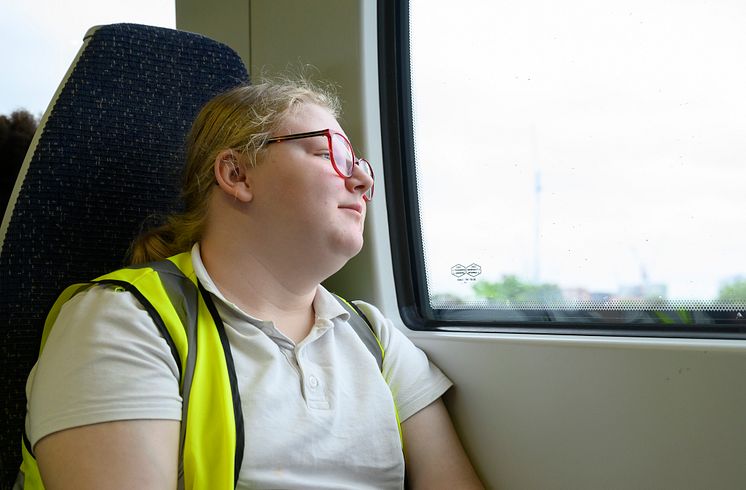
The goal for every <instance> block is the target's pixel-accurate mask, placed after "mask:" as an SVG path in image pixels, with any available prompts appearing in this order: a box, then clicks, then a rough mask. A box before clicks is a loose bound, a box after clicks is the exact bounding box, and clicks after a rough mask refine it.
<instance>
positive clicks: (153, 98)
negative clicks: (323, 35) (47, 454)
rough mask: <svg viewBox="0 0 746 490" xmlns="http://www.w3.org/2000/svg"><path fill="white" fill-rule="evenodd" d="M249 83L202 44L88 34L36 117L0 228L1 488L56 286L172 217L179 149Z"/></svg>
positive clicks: (185, 36) (229, 54)
mask: <svg viewBox="0 0 746 490" xmlns="http://www.w3.org/2000/svg"><path fill="white" fill-rule="evenodd" d="M247 82H248V73H247V71H246V67H245V65H244V63H243V62H242V61H241V59H240V58H239V56H238V55H237V54H236V53H235V52H234V51H233V50H232V49H231V48H229V47H228V46H225V45H223V44H220V43H218V42H216V41H213V40H211V39H208V38H206V37H204V36H201V35H197V34H193V33H188V32H182V31H177V30H173V29H165V28H160V27H151V26H144V25H136V24H113V25H106V26H98V27H94V28H92V29H91V30H89V31H88V33H87V34H86V35H85V38H84V42H83V45H82V47H81V49H80V51H79V53H78V55H77V57H76V58H75V60H74V62H73V63H72V66H71V67H70V69H69V70H68V72H67V74H66V76H65V78H64V79H63V80H62V83H61V84H60V86H59V88H58V90H57V93H56V94H55V96H54V98H53V99H52V102H51V104H50V106H49V108H48V109H47V111H46V113H45V114H44V116H43V117H42V121H41V123H40V125H39V129H38V130H37V132H36V134H35V136H34V139H33V141H32V143H31V147H30V149H29V151H28V154H27V155H26V159H25V161H24V163H23V166H22V168H21V171H20V174H19V176H18V180H17V182H16V184H15V188H14V190H13V194H12V195H11V198H10V202H9V204H8V207H7V209H6V212H5V216H4V218H3V221H2V226H1V227H0V400H2V412H0V414H1V415H2V420H1V421H0V489H4V488H10V485H12V482H13V480H14V479H15V476H16V474H17V472H18V466H19V464H20V454H21V453H20V450H21V446H20V445H21V440H22V429H23V423H24V412H25V405H26V398H25V392H24V390H25V382H26V377H27V375H28V372H29V370H30V369H31V367H32V365H33V363H34V362H35V360H36V356H37V353H38V347H39V339H40V335H41V329H42V326H43V321H44V317H45V314H46V310H47V309H48V308H49V307H50V306H51V304H52V303H53V301H54V299H55V297H56V295H57V294H58V293H59V292H61V290H62V289H63V288H64V286H65V285H67V284H70V283H74V282H77V281H85V280H88V279H91V278H94V277H96V276H98V275H100V274H102V273H105V272H107V271H109V270H112V269H115V268H117V267H119V266H121V265H122V263H123V260H124V256H125V253H126V251H127V248H128V244H129V243H130V241H131V240H132V239H133V238H134V236H135V235H136V234H137V233H138V232H139V230H140V228H141V226H142V223H143V221H144V220H145V219H146V218H148V217H152V216H159V215H162V214H164V213H166V212H168V211H169V210H172V209H174V208H177V207H178V206H179V200H178V189H177V187H176V185H177V183H178V181H179V179H178V174H179V173H180V170H181V167H182V161H183V158H182V145H183V139H184V136H185V133H186V131H187V130H188V128H189V125H190V123H191V121H192V119H193V118H194V116H195V115H196V113H197V111H198V109H199V108H200V107H201V105H202V104H204V103H205V102H206V101H207V100H208V99H209V98H211V97H212V96H213V95H214V94H216V93H218V92H220V91H223V90H225V89H227V88H229V87H232V86H235V85H238V84H240V83H247Z"/></svg>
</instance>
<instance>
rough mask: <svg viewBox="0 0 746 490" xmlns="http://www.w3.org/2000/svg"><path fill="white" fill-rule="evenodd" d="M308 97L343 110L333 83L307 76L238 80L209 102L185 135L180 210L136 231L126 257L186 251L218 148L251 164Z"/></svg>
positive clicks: (145, 258)
mask: <svg viewBox="0 0 746 490" xmlns="http://www.w3.org/2000/svg"><path fill="white" fill-rule="evenodd" d="M308 103H311V104H317V105H320V106H322V107H324V108H326V109H328V110H329V111H330V112H331V113H332V115H334V117H338V116H339V113H340V111H341V104H340V102H339V99H338V98H337V96H336V94H335V93H334V92H333V90H332V89H331V88H329V87H324V88H322V87H319V86H317V85H314V84H312V83H311V82H309V81H308V80H305V79H302V80H299V81H281V82H264V83H259V84H256V85H241V86H238V87H235V88H233V89H230V90H228V91H226V92H223V93H221V94H219V95H217V96H216V97H214V98H213V99H211V100H210V101H209V102H207V104H205V105H204V107H202V109H201V110H200V112H199V114H198V115H197V117H196V119H195V120H194V123H193V124H192V128H191V130H190V132H189V134H188V135H187V138H186V166H185V168H184V172H183V178H182V192H181V197H182V201H183V204H184V211H183V212H181V213H177V214H172V215H170V216H168V217H167V218H166V222H165V223H164V224H163V225H161V226H159V227H157V228H154V229H151V230H148V231H146V232H144V233H142V234H140V236H138V237H137V238H136V239H135V241H134V242H133V243H132V245H131V246H130V250H129V262H130V263H131V264H141V263H145V262H150V261H153V260H161V259H164V258H167V257H170V256H172V255H175V254H178V253H181V252H186V251H188V250H189V249H190V248H191V247H192V245H194V243H196V242H197V241H199V240H200V238H201V235H202V232H203V230H204V227H205V220H206V218H207V208H208V205H209V202H210V196H211V194H212V191H213V189H214V183H215V176H214V171H213V165H214V162H215V159H216V158H217V156H218V154H219V153H220V152H221V151H223V150H226V149H232V150H234V151H236V152H237V153H240V154H242V155H245V156H246V157H248V158H246V159H243V160H247V161H248V162H249V164H250V165H251V166H255V165H256V164H257V159H258V157H259V156H260V154H261V153H262V151H264V149H265V145H266V142H267V139H268V138H270V137H271V136H272V135H273V132H275V131H277V130H278V129H279V127H280V125H281V124H282V123H283V122H284V121H285V120H286V119H287V118H288V117H289V116H291V115H292V114H294V113H295V112H296V111H297V110H298V108H299V107H300V106H301V105H302V104H308Z"/></svg>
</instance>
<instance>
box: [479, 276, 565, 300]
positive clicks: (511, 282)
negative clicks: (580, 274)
mask: <svg viewBox="0 0 746 490" xmlns="http://www.w3.org/2000/svg"><path fill="white" fill-rule="evenodd" d="M473 289H474V293H475V294H476V295H477V296H480V297H482V298H485V299H487V300H490V301H498V302H502V301H510V302H517V303H521V302H539V303H550V302H553V301H560V300H561V299H562V291H561V290H560V288H559V287H558V286H557V285H555V284H531V283H527V282H523V281H521V280H520V279H518V278H517V277H516V276H514V275H506V276H503V280H502V281H500V282H488V281H479V282H477V283H476V284H474V286H473Z"/></svg>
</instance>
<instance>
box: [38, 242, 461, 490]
mask: <svg viewBox="0 0 746 490" xmlns="http://www.w3.org/2000/svg"><path fill="white" fill-rule="evenodd" d="M192 262H193V264H194V269H195V272H196V274H197V277H198V278H199V280H200V282H201V283H202V284H203V286H204V287H205V289H207V290H208V291H209V292H210V293H211V294H212V295H213V299H214V301H215V305H216V307H217V309H218V312H219V314H220V317H221V318H222V320H223V322H224V324H225V328H226V334H227V337H228V340H229V343H230V346H231V352H232V354H233V359H234V362H235V367H236V375H237V379H238V388H239V393H240V397H241V406H242V409H243V418H244V424H245V441H246V442H245V450H244V459H243V464H242V466H241V473H240V475H239V488H288V489H290V488H293V489H306V488H307V489H311V488H313V489H319V488H340V489H341V488H345V489H347V488H377V489H380V488H402V487H403V483H404V459H403V456H402V451H401V445H400V439H399V432H398V427H397V423H396V416H395V408H394V400H395V401H396V407H397V408H398V410H399V415H400V417H401V420H402V421H404V420H406V419H407V418H409V417H410V416H411V415H413V414H415V413H416V412H417V411H419V410H421V409H422V408H424V407H425V406H427V405H429V404H430V403H431V402H433V401H434V400H436V399H437V398H438V397H439V396H441V395H442V394H443V393H444V392H445V391H446V390H447V389H448V388H449V387H450V386H451V382H450V381H449V380H448V379H447V378H446V377H445V376H444V375H443V374H442V373H441V372H440V370H438V368H436V367H435V366H434V365H432V363H430V362H429V361H428V359H427V357H426V356H425V354H424V353H423V352H422V351H421V350H419V349H418V348H417V347H415V346H414V345H413V344H412V343H411V342H410V341H409V339H407V338H406V337H405V336H404V335H403V334H402V333H401V332H400V331H399V330H398V329H396V328H395V327H394V326H393V325H392V324H391V322H390V321H388V320H386V319H385V318H384V317H383V316H382V315H381V313H380V312H379V311H378V310H377V309H376V308H375V307H373V306H371V305H369V304H367V303H364V302H356V305H357V306H359V307H360V309H361V310H363V311H364V312H365V314H366V316H367V317H368V318H369V320H370V321H371V323H372V324H373V327H374V330H375V331H376V334H377V335H378V337H379V339H380V341H381V343H382V344H383V346H384V350H385V357H384V362H383V373H381V371H379V368H378V364H377V363H376V361H375V359H374V358H373V356H372V355H371V354H370V352H369V351H368V350H367V349H366V347H365V345H364V344H363V343H362V341H361V340H360V338H359V337H358V336H357V334H356V333H355V332H354V330H353V329H352V327H350V325H349V324H348V323H347V320H348V317H349V315H348V313H347V312H346V310H345V309H344V308H342V306H341V305H340V304H339V303H338V302H337V300H336V299H335V298H334V296H332V295H331V293H329V292H328V291H326V290H325V289H324V288H323V287H321V286H319V288H318V291H317V293H316V297H315V299H314V303H313V306H314V310H315V312H316V322H315V324H314V326H313V328H312V330H311V332H310V333H309V335H308V336H307V337H306V338H305V339H304V340H302V341H301V342H299V343H298V344H295V343H294V342H293V341H292V340H290V339H289V338H288V337H286V336H285V335H283V334H282V333H281V332H280V331H279V330H277V328H275V326H274V325H273V323H272V322H271V321H262V320H259V319H256V318H252V317H251V316H249V315H247V314H246V313H244V312H242V311H241V310H240V309H239V308H238V307H237V306H235V305H234V304H232V303H231V302H229V301H227V300H226V299H225V298H224V296H223V295H222V294H221V293H220V291H219V290H218V289H217V287H216V286H215V285H214V283H213V281H212V280H211V279H210V276H209V275H208V274H207V271H206V270H205V268H204V266H203V264H202V261H201V259H200V256H199V248H198V247H197V246H195V248H194V249H193V250H192ZM26 391H27V395H28V398H29V413H28V415H27V418H26V427H27V432H28V435H29V439H30V441H31V444H32V445H33V444H36V442H37V441H38V440H39V439H41V438H42V437H44V436H45V435H48V434H51V433H52V432H56V431H59V430H63V429H67V428H71V427H78V426H81V425H87V424H93V423H98V422H105V421H113V420H127V419H173V420H180V419H181V397H180V396H179V387H178V368H177V366H176V363H175V362H174V359H173V356H172V355H171V351H170V349H169V348H168V345H167V344H166V342H165V340H164V339H163V338H162V337H161V336H160V334H159V333H158V331H157V329H156V327H155V325H154V324H153V322H152V321H151V320H150V317H149V316H148V314H147V312H145V310H144V309H143V308H142V306H141V305H140V304H139V303H138V302H137V300H136V299H135V298H134V297H133V296H132V295H131V294H130V293H127V292H117V291H115V290H113V289H111V288H107V287H93V288H91V289H89V290H88V291H86V292H84V293H81V294H79V295H77V296H75V297H74V298H73V299H71V300H70V301H69V302H68V303H67V304H66V305H65V306H64V307H63V308H62V310H61V312H60V315H59V317H58V319H57V322H56V324H55V327H54V328H53V329H52V332H51V334H50V336H49V339H48V341H47V344H46V346H45V348H44V352H43V354H42V356H41V358H40V359H39V361H38V362H37V364H36V366H34V369H33V370H32V372H31V374H30V375H29V380H28V383H27V387H26ZM392 394H393V397H392Z"/></svg>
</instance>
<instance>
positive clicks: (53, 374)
mask: <svg viewBox="0 0 746 490" xmlns="http://www.w3.org/2000/svg"><path fill="white" fill-rule="evenodd" d="M26 394H27V397H28V413H27V416H26V431H27V434H28V437H29V440H30V442H31V444H32V447H33V445H35V444H36V442H37V441H39V440H40V439H41V438H42V437H44V436H46V435H48V434H51V433H53V432H57V431H60V430H64V429H69V428H73V427H80V426H83V425H89V424H95V423H100V422H111V421H115V420H128V419H169V420H181V396H180V395H179V370H178V366H177V364H176V360H175V359H174V357H173V355H172V354H171V351H170V349H169V347H168V344H167V343H166V340H165V339H164V338H163V337H162V336H161V335H160V333H159V332H158V329H157V328H156V326H155V324H154V323H153V321H152V320H151V318H150V316H149V315H148V313H147V312H146V311H145V309H144V308H143V307H142V305H141V304H140V303H139V302H138V301H137V299H135V297H134V296H133V295H132V294H130V293H128V292H126V291H123V290H120V289H114V288H111V287H105V286H93V287H91V288H90V289H88V290H87V291H85V292H82V293H79V294H77V295H76V296H74V297H73V298H72V299H70V300H69V301H68V302H67V303H65V304H64V305H63V306H62V308H61V310H60V313H59V316H58V317H57V320H56V321H55V324H54V326H53V328H52V330H51V332H50V334H49V337H48V339H47V342H46V344H45V347H44V350H43V352H42V354H41V356H40V357H39V360H38V361H37V363H36V365H35V366H34V368H33V369H32V371H31V374H30V375H29V378H28V382H27V384H26Z"/></svg>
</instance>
